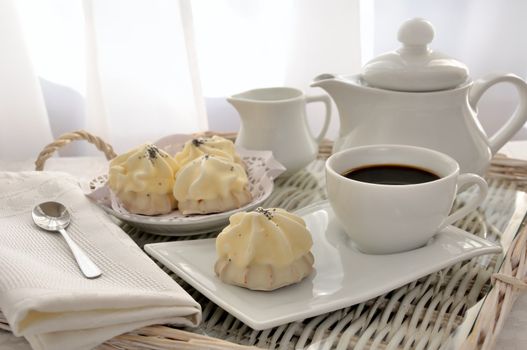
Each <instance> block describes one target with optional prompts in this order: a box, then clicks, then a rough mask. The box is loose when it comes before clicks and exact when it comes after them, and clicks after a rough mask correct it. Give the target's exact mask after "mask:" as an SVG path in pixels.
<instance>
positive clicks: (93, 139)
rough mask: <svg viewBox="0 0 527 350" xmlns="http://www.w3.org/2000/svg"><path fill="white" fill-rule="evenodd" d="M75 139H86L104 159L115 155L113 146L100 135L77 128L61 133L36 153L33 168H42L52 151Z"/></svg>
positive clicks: (39, 169)
mask: <svg viewBox="0 0 527 350" xmlns="http://www.w3.org/2000/svg"><path fill="white" fill-rule="evenodd" d="M77 140H86V141H88V142H89V143H92V144H94V145H95V147H97V149H98V150H99V151H101V152H103V153H104V155H105V156H106V159H108V160H110V159H113V158H115V157H116V156H117V154H115V152H114V150H113V147H112V146H111V145H109V144H107V143H106V142H104V141H103V140H102V139H101V138H100V137H97V136H94V135H92V134H90V133H89V132H87V131H84V130H78V131H73V132H68V133H66V134H63V135H61V136H60V137H59V138H57V139H56V140H55V141H53V142H52V143H50V144H49V145H47V146H46V147H44V149H43V150H42V152H40V154H39V155H38V157H37V160H36V161H35V170H37V171H41V170H43V169H44V164H45V163H46V160H48V158H50V157H51V156H52V155H53V153H55V152H56V151H57V150H58V149H60V148H62V147H64V146H66V145H67V144H69V143H71V142H72V141H77Z"/></svg>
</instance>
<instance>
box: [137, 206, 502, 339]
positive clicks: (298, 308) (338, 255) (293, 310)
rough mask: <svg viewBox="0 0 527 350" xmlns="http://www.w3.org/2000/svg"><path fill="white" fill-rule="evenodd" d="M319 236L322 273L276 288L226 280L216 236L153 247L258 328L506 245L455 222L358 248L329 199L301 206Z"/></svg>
mask: <svg viewBox="0 0 527 350" xmlns="http://www.w3.org/2000/svg"><path fill="white" fill-rule="evenodd" d="M297 213H298V214H299V215H301V216H302V218H303V219H304V220H305V221H306V224H307V226H308V228H309V230H310V231H311V233H312V235H313V243H314V244H313V249H312V252H313V255H314V256H315V272H314V273H313V274H312V275H311V276H310V277H308V278H306V279H305V280H303V281H302V282H300V283H298V284H296V285H292V286H288V287H284V288H281V289H278V290H275V291H272V292H259V291H251V290H248V289H244V288H240V287H235V286H231V285H227V284H224V283H222V282H221V281H220V280H219V279H218V278H217V277H216V276H215V274H214V262H215V260H216V251H215V239H203V240H190V241H176V242H167V243H155V244H148V245H146V246H145V249H146V251H147V252H148V253H149V254H150V255H152V256H153V257H154V258H156V259H157V260H159V261H160V262H161V263H163V264H164V265H165V266H167V267H168V268H169V269H170V270H172V271H174V272H175V273H176V274H177V275H178V276H180V277H181V278H183V279H184V280H185V281H187V282H188V283H189V284H190V285H192V286H193V287H194V288H196V289H197V290H198V291H200V292H201V293H202V294H204V295H205V296H206V297H207V298H209V299H210V300H211V301H213V302H214V303H216V304H217V305H219V306H220V307H222V308H223V309H225V310H226V311H227V312H229V313H231V314H232V315H233V316H235V317H237V318H238V319H240V320H241V321H243V322H245V323H246V324H247V325H249V326H250V327H252V328H253V329H256V330H261V329H266V328H271V327H275V326H278V325H281V324H284V323H288V322H292V321H297V320H302V319H305V318H308V317H312V316H316V315H320V314H323V313H326V312H331V311H334V310H337V309H341V308H344V307H347V306H351V305H354V304H357V303H360V302H362V301H365V300H368V299H371V298H374V297H377V296H379V295H381V294H383V293H386V292H388V291H390V290H393V289H395V288H398V287H400V286H403V285H405V284H407V283H409V282H411V281H414V280H416V279H418V278H421V277H423V276H426V275H428V274H430V273H433V272H436V271H438V270H440V269H442V268H445V267H447V266H449V265H452V264H455V263H456V262H459V261H462V260H465V259H470V258H472V257H475V256H478V255H483V254H492V253H499V252H501V247H499V246H497V245H495V244H493V243H491V242H489V241H486V240H485V239H482V238H479V237H477V236H474V235H472V234H470V233H468V232H465V231H463V230H461V229H458V228H456V227H453V226H449V227H447V228H446V229H445V230H443V231H442V232H440V233H438V234H437V235H436V236H435V237H434V238H432V240H431V241H430V242H429V244H428V245H427V246H425V247H422V248H419V249H415V250H412V251H409V252H405V253H400V254H390V255H367V254H363V253H361V252H359V251H357V250H356V249H355V248H354V247H353V245H352V244H351V243H350V241H349V239H348V238H347V236H346V234H345V233H344V231H342V229H341V228H340V227H339V224H338V223H337V222H336V219H335V217H334V214H333V211H332V209H331V207H330V206H329V203H327V202H320V203H317V204H314V205H312V206H309V207H307V208H303V209H301V210H299V211H298V212H297Z"/></svg>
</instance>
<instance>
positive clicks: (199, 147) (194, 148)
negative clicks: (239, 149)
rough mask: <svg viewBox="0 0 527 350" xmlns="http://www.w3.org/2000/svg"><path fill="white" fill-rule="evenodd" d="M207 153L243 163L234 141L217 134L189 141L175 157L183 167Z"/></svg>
mask: <svg viewBox="0 0 527 350" xmlns="http://www.w3.org/2000/svg"><path fill="white" fill-rule="evenodd" d="M205 154H210V155H212V156H215V157H221V158H225V159H228V160H230V161H233V162H235V163H238V164H243V163H242V160H241V158H240V156H239V155H238V154H237V153H236V148H235V146H234V143H232V141H231V140H228V139H226V138H224V137H221V136H217V135H214V136H212V137H199V138H195V139H192V140H189V141H187V142H186V143H185V146H184V147H183V150H181V151H180V152H178V153H177V154H176V155H175V156H174V158H175V160H176V162H177V163H178V166H179V167H183V166H185V165H186V164H188V163H189V162H191V161H193V160H194V159H197V158H199V157H201V156H203V155H205Z"/></svg>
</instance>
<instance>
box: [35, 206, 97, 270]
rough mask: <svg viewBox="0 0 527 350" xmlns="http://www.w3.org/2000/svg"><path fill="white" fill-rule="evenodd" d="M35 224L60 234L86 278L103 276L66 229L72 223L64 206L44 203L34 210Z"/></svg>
mask: <svg viewBox="0 0 527 350" xmlns="http://www.w3.org/2000/svg"><path fill="white" fill-rule="evenodd" d="M31 215H32V216H33V221H34V222H35V224H36V225H37V226H38V227H40V228H42V229H44V230H46V231H51V232H59V233H60V234H61V235H62V237H64V239H65V240H66V243H67V244H68V246H69V247H70V249H71V252H72V253H73V256H74V257H75V260H76V261H77V264H78V265H79V268H80V270H81V271H82V273H83V274H84V276H85V277H86V278H97V277H99V276H100V275H102V272H101V270H100V269H99V268H98V267H97V265H95V263H94V262H93V261H91V260H90V258H89V257H88V255H86V253H85V252H84V251H83V250H82V249H81V248H80V247H79V246H78V245H77V243H75V242H74V241H73V240H72V239H71V238H70V236H69V235H68V233H67V232H66V230H65V228H66V227H68V225H69V224H70V221H71V217H70V213H69V212H68V210H67V209H66V207H65V206H64V205H62V204H61V203H58V202H44V203H40V204H39V205H37V206H36V207H35V208H33V212H32V213H31Z"/></svg>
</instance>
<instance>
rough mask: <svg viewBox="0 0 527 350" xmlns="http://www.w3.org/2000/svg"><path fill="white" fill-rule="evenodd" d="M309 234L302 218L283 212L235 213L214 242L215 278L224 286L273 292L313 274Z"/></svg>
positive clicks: (260, 210)
mask: <svg viewBox="0 0 527 350" xmlns="http://www.w3.org/2000/svg"><path fill="white" fill-rule="evenodd" d="M312 245H313V240H312V238H311V234H310V232H309V231H308V229H307V228H306V224H305V222H304V220H302V218H300V217H299V216H297V215H295V214H291V213H289V212H287V211H285V210H283V209H278V208H272V209H263V208H258V209H256V210H255V211H253V212H248V213H247V212H243V213H236V214H234V215H232V216H231V217H230V223H229V226H227V227H226V228H225V229H223V231H221V233H220V234H219V235H218V237H217V238H216V253H217V254H218V260H217V261H216V264H215V265H214V271H215V272H216V275H217V276H218V277H219V278H220V279H221V280H222V281H223V282H225V283H228V284H234V285H237V286H241V287H245V288H249V289H255V290H273V289H277V288H280V287H284V286H287V285H289V284H293V283H297V282H300V281H301V280H302V279H304V278H305V277H306V276H308V275H309V274H310V273H311V272H312V271H313V263H314V258H313V254H311V252H310V249H311V246H312Z"/></svg>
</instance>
